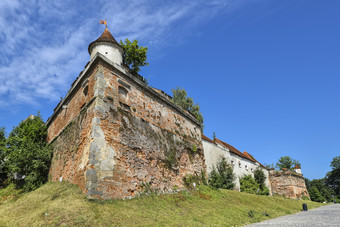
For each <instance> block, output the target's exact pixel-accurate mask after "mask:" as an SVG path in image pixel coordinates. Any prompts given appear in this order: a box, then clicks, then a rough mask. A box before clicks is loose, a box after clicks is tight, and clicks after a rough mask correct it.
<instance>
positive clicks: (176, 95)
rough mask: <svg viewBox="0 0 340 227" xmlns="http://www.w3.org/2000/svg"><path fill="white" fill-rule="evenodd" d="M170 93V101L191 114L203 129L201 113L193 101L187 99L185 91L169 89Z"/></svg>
mask: <svg viewBox="0 0 340 227" xmlns="http://www.w3.org/2000/svg"><path fill="white" fill-rule="evenodd" d="M171 91H172V94H173V97H172V101H173V102H174V103H175V104H177V105H179V106H181V107H183V108H184V109H186V110H188V111H190V113H192V114H193V115H194V116H195V117H196V119H197V120H198V122H199V123H201V125H202V128H203V116H202V113H201V112H200V107H199V105H198V104H197V103H196V104H194V101H193V99H192V98H190V97H187V92H186V91H185V89H181V88H179V87H177V88H176V89H171Z"/></svg>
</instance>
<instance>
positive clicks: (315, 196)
mask: <svg viewBox="0 0 340 227" xmlns="http://www.w3.org/2000/svg"><path fill="white" fill-rule="evenodd" d="M308 193H309V196H310V198H311V200H312V201H315V202H320V203H321V202H324V201H326V199H325V198H324V197H323V196H322V195H321V193H320V191H319V189H318V188H317V187H316V186H312V187H311V188H310V189H309V191H308Z"/></svg>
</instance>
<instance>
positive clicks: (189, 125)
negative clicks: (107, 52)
mask: <svg viewBox="0 0 340 227" xmlns="http://www.w3.org/2000/svg"><path fill="white" fill-rule="evenodd" d="M47 124H48V141H49V142H51V143H52V144H53V146H54V156H53V160H52V166H51V170H50V179H51V180H52V181H57V180H59V179H60V177H62V179H63V180H66V181H69V182H71V183H75V184H78V185H79V186H80V187H81V188H82V189H83V190H84V192H85V193H87V195H88V196H90V197H100V198H126V197H133V196H135V195H136V194H138V193H140V192H141V191H142V190H143V185H146V184H147V185H148V186H149V187H151V188H153V189H155V190H158V191H161V192H162V191H164V192H166V191H171V190H172V189H173V188H182V187H183V182H182V179H183V177H184V176H186V175H188V174H192V175H194V174H196V175H198V174H200V173H201V171H205V165H204V155H203V147H202V140H201V128H200V125H199V124H198V122H197V121H196V119H195V118H194V117H193V116H192V115H191V114H190V113H188V112H185V111H183V110H182V109H181V108H179V107H177V106H176V105H174V104H173V103H171V102H170V101H169V100H168V99H166V98H165V97H163V96H162V95H161V94H159V93H158V92H156V91H155V90H153V89H152V88H150V87H148V86H147V85H145V83H143V82H142V81H140V80H138V79H137V78H135V77H133V76H132V75H129V74H128V73H126V72H125V71H124V70H123V69H122V68H120V67H119V66H117V65H115V64H113V63H112V62H110V60H109V59H107V58H106V57H105V56H102V55H101V54H100V53H98V54H97V55H96V56H95V57H94V58H93V59H92V60H91V62H90V63H89V64H88V66H87V68H86V69H85V70H84V71H83V72H82V74H81V76H80V77H79V78H78V79H77V81H76V82H75V83H74V84H73V87H72V88H71V90H70V92H69V94H68V95H67V96H66V97H65V99H64V100H63V101H62V102H61V103H60V104H59V105H58V106H57V108H56V109H55V113H54V114H53V115H52V117H51V118H50V119H49V120H48V123H47Z"/></svg>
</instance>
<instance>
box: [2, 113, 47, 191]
mask: <svg viewBox="0 0 340 227" xmlns="http://www.w3.org/2000/svg"><path fill="white" fill-rule="evenodd" d="M46 136H47V127H46V125H45V123H44V122H43V120H42V119H41V116H40V115H39V114H38V116H34V117H33V118H28V119H26V120H25V121H22V122H21V123H20V124H19V125H18V126H17V127H15V128H14V129H13V130H12V132H11V133H10V134H9V137H8V140H7V151H6V164H7V167H8V175H9V180H10V181H12V182H13V183H15V184H16V186H17V187H18V188H23V189H24V190H25V191H30V190H34V189H36V188H38V187H39V186H41V185H42V184H44V183H45V182H46V181H47V178H48V171H49V168H50V162H51V156H52V149H51V147H50V146H48V145H47V143H46V141H45V139H46Z"/></svg>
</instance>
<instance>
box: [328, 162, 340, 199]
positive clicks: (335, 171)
mask: <svg viewBox="0 0 340 227" xmlns="http://www.w3.org/2000/svg"><path fill="white" fill-rule="evenodd" d="M330 166H331V167H332V171H330V172H328V173H327V174H326V179H325V182H326V184H327V185H328V186H329V187H330V188H332V189H333V190H334V192H335V194H336V195H337V197H338V198H340V156H336V157H334V158H333V160H332V162H331V165H330Z"/></svg>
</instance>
